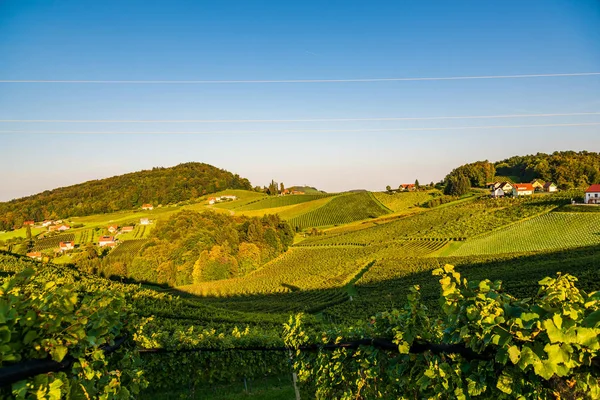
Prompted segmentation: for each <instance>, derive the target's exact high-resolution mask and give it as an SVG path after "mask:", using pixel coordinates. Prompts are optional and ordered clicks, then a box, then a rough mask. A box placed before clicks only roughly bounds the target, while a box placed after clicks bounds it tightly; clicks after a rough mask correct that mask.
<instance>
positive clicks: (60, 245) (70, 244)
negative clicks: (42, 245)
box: [58, 241, 75, 247]
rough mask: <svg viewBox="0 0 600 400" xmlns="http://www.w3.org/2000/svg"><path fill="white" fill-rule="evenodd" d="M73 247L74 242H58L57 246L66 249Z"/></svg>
mask: <svg viewBox="0 0 600 400" xmlns="http://www.w3.org/2000/svg"><path fill="white" fill-rule="evenodd" d="M74 245H75V242H73V241H70V242H60V243H59V245H58V246H59V247H67V246H74Z"/></svg>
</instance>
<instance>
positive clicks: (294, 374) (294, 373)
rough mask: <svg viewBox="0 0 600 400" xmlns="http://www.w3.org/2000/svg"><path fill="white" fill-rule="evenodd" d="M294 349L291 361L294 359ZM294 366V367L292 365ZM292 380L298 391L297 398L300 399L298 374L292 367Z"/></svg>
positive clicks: (295, 390)
mask: <svg viewBox="0 0 600 400" xmlns="http://www.w3.org/2000/svg"><path fill="white" fill-rule="evenodd" d="M292 360H293V358H292V351H291V350H290V361H292ZM292 368H293V367H292ZM292 382H294V392H296V400H300V391H299V390H298V375H296V371H294V370H293V369H292Z"/></svg>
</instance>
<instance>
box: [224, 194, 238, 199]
mask: <svg viewBox="0 0 600 400" xmlns="http://www.w3.org/2000/svg"><path fill="white" fill-rule="evenodd" d="M221 200H237V196H234V195H225V196H221Z"/></svg>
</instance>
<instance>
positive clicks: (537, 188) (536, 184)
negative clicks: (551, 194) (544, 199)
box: [531, 179, 544, 192]
mask: <svg viewBox="0 0 600 400" xmlns="http://www.w3.org/2000/svg"><path fill="white" fill-rule="evenodd" d="M531 186H533V191H534V192H541V191H542V190H544V182H543V181H541V180H539V179H535V180H534V181H532V182H531Z"/></svg>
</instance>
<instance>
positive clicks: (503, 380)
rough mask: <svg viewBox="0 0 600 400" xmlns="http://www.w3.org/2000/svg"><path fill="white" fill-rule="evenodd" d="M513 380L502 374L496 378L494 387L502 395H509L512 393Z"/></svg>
mask: <svg viewBox="0 0 600 400" xmlns="http://www.w3.org/2000/svg"><path fill="white" fill-rule="evenodd" d="M512 385H513V378H512V377H510V376H508V375H505V374H502V375H500V378H498V382H497V383H496V387H497V388H498V390H500V391H501V392H503V393H506V394H511V393H512V392H513V388H512Z"/></svg>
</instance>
